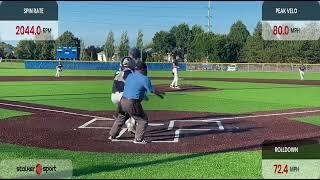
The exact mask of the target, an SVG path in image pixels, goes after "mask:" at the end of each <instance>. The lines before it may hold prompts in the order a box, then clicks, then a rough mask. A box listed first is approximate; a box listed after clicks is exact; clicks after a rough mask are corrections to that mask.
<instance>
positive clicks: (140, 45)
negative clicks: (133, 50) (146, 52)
mask: <svg viewBox="0 0 320 180" xmlns="http://www.w3.org/2000/svg"><path fill="white" fill-rule="evenodd" d="M136 47H137V48H138V49H142V48H143V33H142V30H139V31H138V36H137V44H136Z"/></svg>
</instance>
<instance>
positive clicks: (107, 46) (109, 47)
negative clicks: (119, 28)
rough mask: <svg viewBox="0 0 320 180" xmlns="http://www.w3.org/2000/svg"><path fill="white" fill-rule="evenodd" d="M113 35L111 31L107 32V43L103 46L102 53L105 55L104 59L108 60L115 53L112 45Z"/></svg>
mask: <svg viewBox="0 0 320 180" xmlns="http://www.w3.org/2000/svg"><path fill="white" fill-rule="evenodd" d="M114 41H115V40H114V34H113V32H112V31H109V33H108V37H107V41H106V43H105V44H104V47H103V49H104V52H105V53H106V57H107V59H108V60H110V59H111V58H112V56H113V55H114V53H115V45H114Z"/></svg>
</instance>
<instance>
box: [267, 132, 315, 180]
mask: <svg viewBox="0 0 320 180" xmlns="http://www.w3.org/2000/svg"><path fill="white" fill-rule="evenodd" d="M319 142H320V137H319V138H312V139H303V140H295V141H265V142H264V143H263V147H262V175H263V178H266V179H297V178H300V179H319V178H320V153H319V152H320V144H319Z"/></svg>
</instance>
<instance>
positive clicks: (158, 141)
mask: <svg viewBox="0 0 320 180" xmlns="http://www.w3.org/2000/svg"><path fill="white" fill-rule="evenodd" d="M212 130H216V129H177V130H176V131H175V132H174V138H173V140H172V141H164V140H157V141H150V142H151V143H178V142H179V139H180V134H181V131H212ZM219 130H220V131H222V130H221V129H219ZM117 138H119V137H117ZM112 142H133V140H129V139H113V140H112Z"/></svg>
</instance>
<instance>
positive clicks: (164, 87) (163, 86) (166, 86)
mask: <svg viewBox="0 0 320 180" xmlns="http://www.w3.org/2000/svg"><path fill="white" fill-rule="evenodd" d="M179 87H180V89H176V88H171V87H170V85H169V84H159V85H155V88H157V89H158V90H159V91H161V92H173V91H217V90H220V89H217V88H212V87H205V86H195V85H192V84H183V85H180V86H179Z"/></svg>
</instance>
